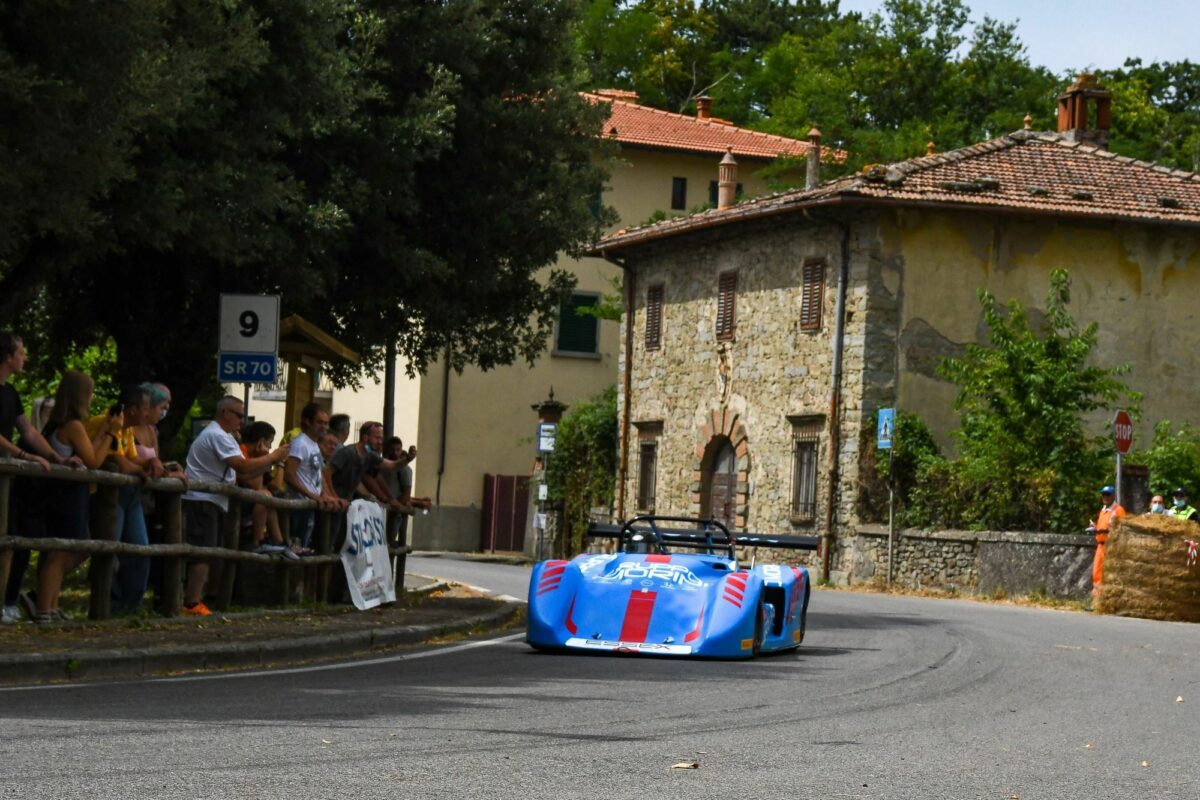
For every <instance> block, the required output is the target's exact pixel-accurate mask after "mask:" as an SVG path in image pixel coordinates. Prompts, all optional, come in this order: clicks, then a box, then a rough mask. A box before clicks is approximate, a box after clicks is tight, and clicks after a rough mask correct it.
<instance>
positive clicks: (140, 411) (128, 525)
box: [87, 386, 166, 614]
mask: <svg viewBox="0 0 1200 800" xmlns="http://www.w3.org/2000/svg"><path fill="white" fill-rule="evenodd" d="M116 408H117V409H120V411H121V413H123V414H124V416H125V427H124V428H122V429H121V430H120V431H118V432H117V435H116V439H115V440H114V441H113V444H112V449H111V451H110V452H109V454H108V457H109V459H111V460H112V461H113V462H114V463H115V464H116V466H117V469H118V470H120V471H121V472H122V473H124V474H126V475H135V476H137V477H139V478H141V479H142V480H143V481H146V480H150V479H154V478H161V477H163V476H164V475H165V474H166V469H165V468H164V467H163V464H162V462H161V461H160V460H159V459H158V455H157V454H156V453H155V452H154V451H153V450H150V451H145V450H141V449H139V448H138V444H137V439H136V437H135V434H134V428H136V427H137V426H139V425H142V424H143V423H144V422H145V421H146V419H147V418H148V416H149V414H150V393H149V392H148V391H147V390H146V389H144V388H143V387H141V386H130V387H127V388H126V389H125V390H124V391H122V392H121V396H120V399H119V400H118V402H117V406H116ZM113 410H115V409H113ZM111 411H112V410H110V414H111ZM108 416H109V415H106V414H101V415H100V416H96V417H92V418H91V419H90V420H88V423H87V430H88V435H89V436H93V437H94V436H95V435H96V434H98V433H99V432H100V431H101V430H103V429H104V426H105V425H107V424H108ZM97 496H98V495H95V494H93V495H92V498H93V500H94V499H95V498H96V497H97ZM117 541H120V542H125V543H127V544H143V545H144V544H149V543H150V539H149V537H148V536H147V533H146V514H145V511H143V509H142V488H141V487H140V486H121V487H119V488H118V489H117ZM149 578H150V559H149V558H146V557H145V556H133V555H124V554H122V555H119V556H117V574H116V577H115V579H114V580H113V582H112V601H113V607H114V610H115V611H116V612H117V613H126V614H127V613H132V612H134V611H137V610H138V609H139V608H140V607H141V605H142V597H143V596H144V595H145V593H146V584H147V582H148V580H149Z"/></svg>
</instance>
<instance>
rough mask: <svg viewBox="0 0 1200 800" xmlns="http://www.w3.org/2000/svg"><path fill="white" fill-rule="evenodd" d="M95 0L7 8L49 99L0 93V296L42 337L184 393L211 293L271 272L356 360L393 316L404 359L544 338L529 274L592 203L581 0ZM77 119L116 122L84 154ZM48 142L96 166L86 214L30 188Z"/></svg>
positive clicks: (588, 233)
mask: <svg viewBox="0 0 1200 800" xmlns="http://www.w3.org/2000/svg"><path fill="white" fill-rule="evenodd" d="M109 5H113V4H95V7H96V8H97V9H98V10H97V13H95V14H90V15H88V16H86V17H85V18H84V19H83V20H82V21H80V22H78V24H77V22H76V20H75V19H74V17H73V16H72V14H69V13H62V12H61V9H57V8H55V7H53V6H51V4H37V3H25V4H17V5H16V6H14V9H15V10H13V11H11V13H6V14H5V15H2V16H0V36H2V37H3V42H4V43H5V46H6V49H5V51H4V53H3V57H2V58H0V76H6V78H7V80H6V82H5V83H4V84H3V85H4V86H5V87H8V86H12V87H15V88H13V89H12V90H11V91H10V95H13V96H16V97H17V98H18V99H19V100H21V102H24V103H25V104H26V105H27V106H33V105H37V106H38V108H39V109H40V110H41V111H42V112H43V113H42V114H41V115H40V116H34V117H33V118H32V119H33V120H34V121H35V122H37V123H39V124H41V125H42V129H40V130H39V129H32V130H17V128H18V127H19V126H26V127H28V126H27V124H26V120H25V119H24V118H21V117H18V116H14V115H5V116H4V118H3V119H4V121H3V122H0V130H2V131H3V133H0V146H7V143H8V142H11V141H24V140H25V139H28V140H30V141H39V140H40V139H41V138H43V137H45V138H46V145H45V146H46V153H45V154H44V156H43V157H42V158H41V159H40V160H39V161H38V162H37V163H35V164H33V165H32V166H29V165H25V166H24V167H23V169H24V172H21V171H18V170H15V169H14V170H13V171H12V173H11V174H10V173H6V172H3V171H0V185H4V186H8V185H13V186H17V187H19V188H20V189H22V196H21V198H20V202H19V203H18V204H17V205H16V207H15V208H14V209H9V208H4V209H3V211H0V224H4V225H6V226H8V228H7V230H5V231H4V233H5V235H6V237H7V238H6V240H5V242H4V245H3V246H4V248H5V249H4V250H3V251H2V252H0V258H2V259H3V261H0V270H3V274H2V282H0V304H2V305H3V306H4V310H5V311H7V312H8V313H9V314H10V315H11V314H13V313H14V311H18V310H20V311H23V318H22V319H21V323H22V327H23V329H25V330H26V331H27V332H28V333H32V334H36V335H35V336H32V337H31V338H33V339H34V341H33V342H31V343H32V344H34V345H35V347H36V348H38V349H40V350H42V351H43V352H46V353H47V354H48V355H50V354H52V353H53V354H57V355H59V356H65V354H66V353H67V352H70V351H71V350H73V349H77V348H80V347H86V346H87V345H89V344H94V343H98V342H101V341H104V340H105V339H107V338H109V337H111V339H112V340H113V341H115V343H116V346H117V354H118V366H117V369H118V373H119V377H120V380H121V381H122V382H129V381H131V380H144V379H146V378H155V379H161V380H164V381H165V382H167V383H169V384H170V385H171V386H172V388H173V389H174V390H175V394H176V403H175V405H174V409H177V410H179V409H186V408H187V407H188V406H189V405H190V403H191V399H192V398H193V397H195V396H196V395H197V394H198V393H199V392H200V391H201V390H202V389H204V388H206V387H212V386H213V385H214V369H213V366H214V360H213V359H214V350H215V342H216V323H217V320H216V309H217V299H218V295H219V294H220V293H222V292H251V293H260V292H261V293H275V292H278V293H281V294H282V295H283V303H284V311H285V313H291V312H298V313H301V314H304V315H306V316H308V317H309V318H310V319H312V320H314V321H315V322H317V323H318V324H321V325H323V326H324V327H326V328H327V329H329V330H330V331H331V332H332V333H334V335H336V336H339V337H341V338H343V339H344V340H345V341H347V343H349V344H350V345H351V346H354V347H357V348H359V349H360V350H362V351H364V352H365V353H366V354H367V363H366V365H365V366H367V367H370V366H373V365H374V364H375V363H377V361H378V352H379V351H381V350H382V348H383V347H384V346H386V345H387V344H388V343H389V340H390V341H393V342H397V343H398V344H399V349H400V352H401V354H402V355H403V356H405V357H406V358H407V359H408V360H409V362H410V364H411V365H412V367H413V368H414V369H417V370H419V369H421V368H423V366H424V365H425V364H426V363H427V362H428V361H429V360H430V359H431V358H432V357H433V356H434V354H436V353H440V352H443V351H444V350H446V349H447V348H448V349H450V351H451V353H452V362H453V364H454V365H455V366H457V367H461V366H462V365H464V364H465V363H468V362H473V363H477V364H480V365H481V366H484V367H485V368H486V367H489V366H493V365H495V364H500V363H508V362H509V361H512V360H513V359H515V358H517V357H525V358H532V356H533V355H534V354H535V353H537V352H538V351H539V350H540V349H541V348H542V347H543V346H544V342H545V339H546V336H547V335H548V333H549V330H550V319H551V318H552V315H553V313H554V310H555V309H556V308H557V304H558V300H559V298H560V297H561V296H562V295H563V293H564V292H565V291H567V290H568V289H569V285H570V280H569V278H568V277H567V276H565V275H563V274H561V273H551V274H549V275H548V276H545V279H544V280H542V281H539V280H538V279H537V273H538V271H539V270H540V269H541V268H542V267H544V266H546V265H548V264H550V263H552V261H553V260H554V257H555V256H556V254H557V253H558V252H560V251H563V250H566V251H568V252H577V251H578V250H579V249H580V248H581V247H582V246H583V244H584V243H586V242H588V241H590V240H592V239H593V238H595V236H596V235H597V234H598V233H599V231H600V226H601V225H602V224H603V223H604V221H605V218H604V217H603V216H601V217H600V218H597V217H596V216H595V215H593V213H592V211H591V210H590V209H589V208H588V199H589V198H590V197H593V196H595V195H596V194H598V192H599V190H600V188H601V186H602V184H603V180H604V173H603V171H602V169H601V168H600V167H598V166H597V164H596V160H595V158H594V156H595V154H596V153H597V152H599V148H600V147H601V144H600V141H599V137H598V136H596V134H597V133H598V132H599V124H600V117H601V116H602V113H601V112H600V111H599V110H597V109H594V108H592V107H590V106H587V105H586V104H585V103H583V102H582V101H581V100H580V99H579V97H578V95H577V94H576V92H575V91H574V83H573V81H574V77H575V75H576V73H577V72H578V69H577V59H576V56H575V53H574V49H573V41H572V38H571V37H572V26H573V24H574V21H575V13H576V6H575V4H574V3H571V2H567V1H566V0H563V2H534V0H508V1H507V2H500V3H495V2H483V1H482V0H454V1H453V2H448V3H429V4H404V5H401V6H397V5H396V4H393V3H387V2H384V1H383V0H363V2H347V0H318V2H314V3H309V4H306V6H305V11H304V13H296V9H295V7H294V6H293V4H291V3H287V2H283V0H232V1H231V2H226V3H222V4H195V3H188V2H183V0H158V1H157V2H151V1H150V0H143V2H142V3H140V4H139V5H137V10H138V12H139V13H140V14H141V16H138V17H136V19H135V21H136V22H137V23H138V24H137V25H135V24H133V22H131V21H130V19H131V17H130V15H129V14H126V13H124V12H123V11H122V9H121V8H117V7H116V6H114V7H113V8H109V7H108V6H109ZM116 5H120V4H116ZM89 37H90V38H91V39H92V40H94V41H95V42H96V43H97V44H95V45H94V46H90V44H89V41H88V40H89ZM110 40H112V41H113V42H116V43H117V44H119V45H120V46H119V47H116V48H115V49H114V47H113V46H112V42H110ZM13 41H20V42H21V43H22V47H21V48H13V47H11V46H9V45H10V43H11V42H13ZM81 44H82V46H81ZM114 53H115V54H116V55H114ZM117 55H119V56H120V58H118V57H117ZM95 74H99V76H100V77H99V78H96V77H95ZM0 91H4V89H0ZM22 92H23V93H24V94H22ZM38 92H40V94H38ZM113 95H115V96H117V97H121V98H124V97H132V98H135V99H136V100H138V101H139V102H136V103H135V102H132V101H126V102H117V101H115V100H113V97H112V96H113ZM0 96H3V95H0ZM22 98H23V99H22ZM93 116H95V117H97V118H98V120H93V119H92V117H93ZM110 116H111V120H110V119H109V117H110ZM76 118H79V120H82V121H78V122H77V121H76ZM64 119H65V120H66V122H63V120H64ZM95 122H99V123H103V125H102V126H101V128H102V130H107V128H105V127H104V126H105V125H107V126H110V127H111V128H112V131H111V132H110V133H107V134H106V135H107V137H108V139H111V141H112V144H111V146H109V147H108V148H107V149H106V150H105V151H104V155H105V159H106V160H99V161H102V163H103V166H104V169H103V170H102V171H100V173H99V174H97V175H95V176H92V175H90V173H89V172H88V170H87V169H85V167H86V166H87V165H88V164H90V163H92V162H93V161H98V159H97V158H95V157H92V156H87V155H80V154H77V153H75V152H73V151H71V150H70V149H69V147H68V145H69V144H70V143H71V142H72V141H74V137H76V136H78V137H79V138H80V139H86V136H84V135H83V134H82V133H81V132H82V131H85V130H86V124H87V123H95ZM55 126H58V127H57V128H56V127H55ZM60 128H61V129H62V130H59V129H60ZM56 142H57V143H58V144H55V143H56ZM55 148H57V150H56V149H55ZM58 150H62V151H64V152H63V153H62V154H61V155H62V157H64V158H76V157H77V161H78V164H79V169H80V171H81V173H82V174H84V175H85V176H87V177H88V178H89V180H86V181H84V180H76V181H75V182H74V183H73V184H72V185H71V186H69V187H68V190H67V191H66V194H67V195H68V197H67V198H66V200H65V201H64V202H67V203H68V204H69V207H70V208H72V209H73V213H72V214H71V215H70V216H71V218H72V219H78V220H83V221H84V222H85V223H86V225H83V224H77V225H76V228H77V229H78V230H76V229H70V230H68V231H67V233H69V234H70V235H69V236H67V235H64V233H63V232H62V231H61V230H60V229H61V228H63V227H64V225H63V224H62V223H59V222H56V221H55V220H56V218H55V217H54V216H52V215H51V214H50V213H48V212H47V211H46V208H47V207H48V203H47V202H46V199H45V198H44V197H42V196H41V194H40V190H39V188H38V187H39V180H40V179H41V177H42V176H44V175H49V174H50V173H52V172H53V169H54V165H55V161H56V156H57V155H59V153H58ZM110 162H111V163H110ZM72 163H75V162H72ZM3 169H4V166H0V170H3ZM97 169H99V167H97ZM39 170H40V171H39ZM59 216H62V215H59ZM340 377H341V378H343V379H347V380H350V379H352V378H353V376H352V375H349V374H342V375H341V376H340ZM180 421H181V417H180V415H177V414H175V413H174V412H173V415H172V417H171V418H169V421H168V431H167V435H168V436H169V435H170V433H171V431H172V430H173V425H177V424H179V422H180Z"/></svg>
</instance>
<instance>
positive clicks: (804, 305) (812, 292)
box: [800, 259, 825, 331]
mask: <svg viewBox="0 0 1200 800" xmlns="http://www.w3.org/2000/svg"><path fill="white" fill-rule="evenodd" d="M802 277H803V283H802V286H801V289H800V330H802V331H819V330H821V316H822V311H823V309H824V305H825V302H824V300H825V262H824V261H822V260H819V259H810V260H807V261H805V262H804V270H803V276H802Z"/></svg>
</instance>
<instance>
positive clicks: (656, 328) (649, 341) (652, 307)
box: [646, 283, 663, 350]
mask: <svg viewBox="0 0 1200 800" xmlns="http://www.w3.org/2000/svg"><path fill="white" fill-rule="evenodd" d="M662 302H663V287H662V284H661V283H660V284H656V285H654V286H651V287H649V288H648V289H646V349H647V350H657V349H658V348H659V347H661V346H662Z"/></svg>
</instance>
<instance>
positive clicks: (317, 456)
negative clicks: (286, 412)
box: [283, 403, 341, 548]
mask: <svg viewBox="0 0 1200 800" xmlns="http://www.w3.org/2000/svg"><path fill="white" fill-rule="evenodd" d="M328 430H329V412H327V411H326V410H325V409H323V408H321V407H320V406H319V405H317V404H316V403H309V404H308V405H306V406H305V407H304V408H303V409H301V411H300V435H299V436H297V437H296V438H295V439H293V440H292V443H291V447H292V449H291V452H290V453H289V454H288V457H287V466H285V467H284V470H283V480H284V482H285V483H287V486H288V490H289V491H288V494H289V496H291V497H293V498H295V499H299V500H303V499H308V500H313V501H315V502H316V504H317V507H318V508H320V509H322V510H326V511H332V510H334V509H337V508H340V507H341V503H340V502H338V499H337V497H336V496H334V495H332V494H330V493H329V492H328V491H327V490H326V487H325V480H324V471H325V459H324V458H322V456H321V447H320V441H321V437H322V436H324V435H325V433H326V432H327V431H328ZM315 521H316V512H315V511H313V510H312V509H304V510H300V511H293V512H292V524H291V535H292V537H293V538H295V539H298V540H299V541H300V546H301V547H302V548H307V547H308V543H309V540H310V539H311V538H312V531H313V524H314V522H315Z"/></svg>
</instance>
